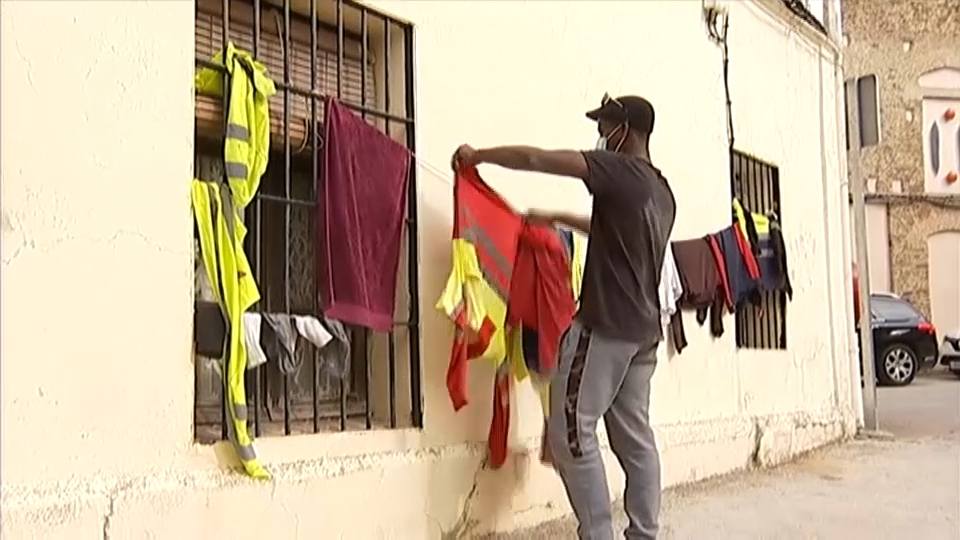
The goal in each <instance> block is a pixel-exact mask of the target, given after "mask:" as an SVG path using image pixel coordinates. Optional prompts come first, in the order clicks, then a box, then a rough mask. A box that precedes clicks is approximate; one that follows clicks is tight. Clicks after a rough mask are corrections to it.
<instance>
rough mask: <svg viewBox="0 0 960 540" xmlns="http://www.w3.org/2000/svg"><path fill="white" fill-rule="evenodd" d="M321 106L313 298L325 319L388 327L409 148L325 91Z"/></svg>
mask: <svg viewBox="0 0 960 540" xmlns="http://www.w3.org/2000/svg"><path fill="white" fill-rule="evenodd" d="M325 110H326V112H325V114H324V122H325V125H324V145H323V170H322V172H321V175H322V176H321V178H318V179H317V181H318V182H319V183H320V186H318V190H317V192H318V193H321V194H322V195H321V197H319V200H318V204H319V205H321V206H320V208H319V209H318V210H319V216H320V219H318V220H317V224H318V227H317V228H318V231H317V233H318V236H319V240H320V243H319V244H318V245H319V246H320V249H318V250H317V253H318V261H317V263H318V270H319V272H320V275H321V276H322V278H321V285H320V290H319V291H318V292H319V294H320V305H322V306H324V314H325V315H326V316H327V317H330V318H332V319H338V320H340V321H343V322H345V323H351V324H356V325H359V326H364V327H367V328H370V329H373V330H379V331H388V330H391V329H392V328H393V308H394V303H395V299H396V290H395V289H396V283H397V267H398V265H399V264H400V240H401V235H402V233H403V225H404V219H405V218H406V211H407V177H408V172H409V166H410V153H409V151H408V150H407V148H406V147H405V146H403V145H401V144H399V143H397V142H396V141H394V140H393V139H391V138H389V137H387V136H386V135H384V134H383V133H382V132H380V131H379V130H378V129H376V128H375V127H373V126H371V125H370V124H368V123H366V122H365V121H364V120H363V119H362V118H360V117H359V116H357V115H356V114H354V113H353V111H350V110H349V109H347V108H346V107H345V106H343V105H341V104H340V103H338V102H337V100H336V99H333V98H327V100H326V109H325Z"/></svg>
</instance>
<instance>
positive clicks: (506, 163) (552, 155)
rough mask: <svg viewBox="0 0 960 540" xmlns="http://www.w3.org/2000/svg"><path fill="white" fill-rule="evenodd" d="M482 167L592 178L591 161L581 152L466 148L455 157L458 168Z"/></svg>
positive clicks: (509, 147)
mask: <svg viewBox="0 0 960 540" xmlns="http://www.w3.org/2000/svg"><path fill="white" fill-rule="evenodd" d="M481 163H489V164H491V165H499V166H500V167H503V168H506V169H513V170H515V171H531V172H539V173H545V174H552V175H556V176H568V177H571V178H581V179H586V178H587V176H588V175H589V170H588V168H587V161H586V159H584V157H583V153H582V152H580V151H577V150H544V149H542V148H535V147H533V146H496V147H493V148H483V149H480V150H476V149H474V148H471V147H470V146H468V145H463V146H461V147H460V148H458V149H457V151H456V153H454V156H453V166H454V168H456V167H457V166H458V165H459V166H473V165H479V164H481Z"/></svg>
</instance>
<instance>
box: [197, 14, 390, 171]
mask: <svg viewBox="0 0 960 540" xmlns="http://www.w3.org/2000/svg"><path fill="white" fill-rule="evenodd" d="M222 5H223V4H222V2H220V1H219V0H198V2H197V17H196V30H195V33H196V56H197V58H200V59H203V60H210V59H212V58H213V56H214V55H215V54H216V53H217V52H219V51H220V50H221V49H222V47H223V15H222ZM260 26H261V30H260V48H259V50H258V51H257V52H258V55H257V56H258V60H260V61H261V62H263V63H264V65H266V66H267V70H268V73H269V75H270V77H271V78H273V80H274V81H275V82H276V83H278V84H279V83H282V82H283V43H282V40H281V39H280V33H281V32H282V31H283V14H282V12H281V11H280V10H279V9H276V8H274V7H272V6H266V5H265V6H264V7H263V8H262V10H261V15H260ZM253 32H254V28H253V7H252V6H250V5H249V4H247V3H243V2H231V3H230V36H229V39H230V41H232V42H233V44H234V45H235V46H237V47H238V48H240V49H243V50H245V51H248V52H250V53H251V54H252V53H253ZM290 34H291V36H290V51H289V52H290V78H291V83H292V85H293V86H294V87H296V88H297V89H299V90H306V91H308V90H309V89H310V75H311V74H310V24H309V22H306V21H304V20H303V19H301V18H298V19H297V20H294V21H291V24H290ZM336 43H337V36H336V34H334V33H333V32H331V31H329V30H327V29H325V28H323V27H322V26H321V28H318V30H317V44H318V49H319V50H318V51H317V82H316V90H317V92H320V93H321V94H324V95H336V94H337V53H336ZM343 53H344V54H343V56H344V61H343V70H342V73H341V77H342V79H341V82H342V94H341V99H342V100H343V101H345V102H347V103H352V104H355V105H364V104H366V105H368V106H373V104H374V103H375V101H376V92H375V91H374V69H373V55H372V54H370V53H368V54H367V58H368V62H367V66H366V100H364V99H363V92H362V89H363V80H362V70H361V54H362V49H361V44H360V41H359V40H357V39H351V38H345V39H344V52H343ZM278 90H279V88H278ZM221 110H222V100H221V98H220V97H214V96H207V95H201V94H198V95H197V97H196V119H197V120H196V121H197V135H198V137H202V138H207V139H218V138H222V137H223V119H222V116H221V114H222V112H221ZM317 120H318V121H319V122H322V121H323V103H322V101H321V100H317ZM311 121H312V115H311V112H310V98H309V97H307V96H302V95H298V94H296V93H291V95H290V118H289V119H288V123H289V124H290V146H291V148H292V149H293V150H294V152H296V151H297V149H301V148H309V142H310V141H309V140H307V137H308V134H309V133H310V131H309V126H310V122H311ZM270 128H271V132H272V143H273V144H275V145H276V146H281V145H282V144H283V98H282V93H280V92H278V93H277V95H275V96H274V97H273V98H272V99H271V100H270Z"/></svg>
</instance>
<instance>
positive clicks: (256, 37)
mask: <svg viewBox="0 0 960 540" xmlns="http://www.w3.org/2000/svg"><path fill="white" fill-rule="evenodd" d="M261 26H262V22H261V20H260V0H253V58H254V60H259V58H260V32H261ZM251 214H252V216H251V217H252V219H251V220H250V221H252V222H253V234H252V235H251V236H252V237H253V238H252V240H253V246H252V247H253V249H252V250H251V251H253V253H251V255H252V258H253V276H254V279H256V280H257V282H258V283H259V282H260V276H261V275H262V274H261V264H262V263H261V261H262V259H263V249H262V247H261V246H262V245H263V227H262V221H261V216H262V215H263V203H262V202H261V200H260V195H259V193H258V194H257V196H256V197H255V198H254V202H253V208H252V212H251ZM253 371H254V374H253V378H254V383H253V387H254V392H253V434H254V436H255V437H259V436H260V398H261V397H263V396H264V389H265V385H264V384H263V370H262V369H261V368H260V367H259V366H258V367H257V368H256V369H254V370H253ZM263 403H267V400H266V399H264V400H263Z"/></svg>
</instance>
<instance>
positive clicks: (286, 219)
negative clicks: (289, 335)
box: [282, 0, 293, 435]
mask: <svg viewBox="0 0 960 540" xmlns="http://www.w3.org/2000/svg"><path fill="white" fill-rule="evenodd" d="M282 39H283V81H284V82H285V83H287V84H290V57H291V56H293V51H291V50H290V44H291V40H290V0H283V37H282ZM283 193H284V196H285V197H286V198H287V199H290V198H291V196H290V193H291V189H290V92H284V93H283ZM283 311H284V313H289V312H290V205H289V204H285V205H284V206H283ZM283 432H284V434H286V435H289V434H290V375H286V374H284V375H283Z"/></svg>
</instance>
